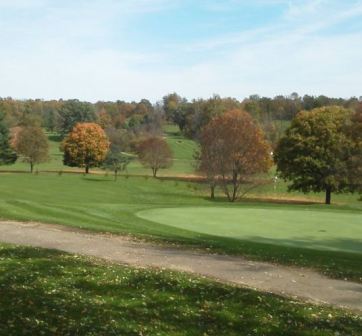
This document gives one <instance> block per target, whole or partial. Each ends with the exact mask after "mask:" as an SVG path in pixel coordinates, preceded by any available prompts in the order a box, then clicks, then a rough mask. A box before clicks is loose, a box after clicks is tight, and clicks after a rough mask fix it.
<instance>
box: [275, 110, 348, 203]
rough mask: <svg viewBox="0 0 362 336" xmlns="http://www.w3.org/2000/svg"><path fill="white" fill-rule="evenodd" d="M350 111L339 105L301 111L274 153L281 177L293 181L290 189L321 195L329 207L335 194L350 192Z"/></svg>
mask: <svg viewBox="0 0 362 336" xmlns="http://www.w3.org/2000/svg"><path fill="white" fill-rule="evenodd" d="M350 116H351V111H350V110H348V109H345V108H342V107H338V106H330V107H322V108H317V109H314V110H312V111H310V112H308V111H304V112H300V113H299V114H298V115H297V116H296V118H295V119H294V120H293V121H292V124H291V126H290V127H289V128H288V129H287V131H286V134H285V136H284V137H282V138H281V140H280V141H279V143H278V146H277V148H276V150H275V153H274V160H275V162H276V164H277V171H278V173H279V174H280V176H281V177H282V178H283V179H285V180H288V181H291V184H290V186H289V190H299V191H302V192H305V193H307V192H311V191H312V192H322V191H324V192H325V194H326V198H325V202H326V204H330V203H331V193H332V192H345V191H351V184H350V183H349V182H350V181H349V157H350V153H351V150H352V147H353V146H352V143H353V142H352V140H351V138H350V137H349V136H348V134H347V125H348V123H349V120H350Z"/></svg>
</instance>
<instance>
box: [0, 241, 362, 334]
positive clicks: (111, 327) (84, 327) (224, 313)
mask: <svg viewBox="0 0 362 336" xmlns="http://www.w3.org/2000/svg"><path fill="white" fill-rule="evenodd" d="M0 267H1V269H2V270H3V271H4V272H2V273H1V274H0V297H1V300H0V326H1V331H0V334H3V335H40V334H45V335H66V334H67V335H141V334H143V335H153V334H158V333H159V334H163V335H166V334H167V335H172V334H177V335H202V334H208V335H240V334H256V335H258V334H259V335H280V334H283V335H297V333H295V328H296V327H295V326H298V330H299V331H300V333H301V334H305V333H306V332H308V331H309V332H313V331H314V330H315V329H316V328H318V331H319V332H321V333H323V331H324V332H328V331H329V330H334V331H338V332H340V333H341V334H352V333H353V332H355V333H356V334H358V333H359V331H360V332H361V331H362V326H361V324H360V323H359V322H358V320H356V319H353V318H352V317H351V316H349V315H346V314H344V313H342V312H339V311H334V310H331V309H329V308H327V309H323V310H324V311H323V314H322V315H320V316H319V319H318V320H316V319H315V318H313V317H312V316H310V315H308V314H305V308H304V306H302V305H296V304H295V303H292V302H289V301H288V300H287V299H285V298H283V297H280V296H277V295H272V294H262V293H258V292H256V291H253V290H249V289H242V288H237V287H232V286H226V285H221V284H217V283H214V282H209V281H206V280H203V279H200V278H196V277H193V276H191V275H189V274H182V273H176V272H165V271H155V270H154V271H148V270H137V269H134V268H130V267H120V266H116V265H110V264H108V265H107V264H104V263H101V262H100V261H90V260H89V259H86V258H81V257H77V256H71V255H69V254H66V253H61V252H55V251H49V250H40V249H34V248H27V247H10V246H5V247H3V248H0ZM317 310H318V308H311V311H312V312H314V311H317ZM330 312H331V313H332V314H333V318H332V319H331V318H329V317H328V313H330ZM331 328H332V329H331Z"/></svg>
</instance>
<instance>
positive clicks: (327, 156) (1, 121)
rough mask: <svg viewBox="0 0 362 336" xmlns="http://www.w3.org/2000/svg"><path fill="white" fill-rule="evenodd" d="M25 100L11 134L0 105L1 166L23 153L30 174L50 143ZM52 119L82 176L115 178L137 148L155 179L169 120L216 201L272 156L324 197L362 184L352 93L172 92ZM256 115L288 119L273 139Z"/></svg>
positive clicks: (233, 195) (233, 192) (79, 106)
mask: <svg viewBox="0 0 362 336" xmlns="http://www.w3.org/2000/svg"><path fill="white" fill-rule="evenodd" d="M2 102H4V101H2ZM7 102H8V101H7ZM23 103H24V104H25V105H24V106H23V110H22V114H20V115H21V117H19V118H18V120H17V123H15V124H13V125H15V126H14V127H11V129H10V131H9V115H7V113H9V111H7V112H6V109H5V111H4V108H3V105H0V107H1V109H0V163H1V164H11V163H13V162H15V160H16V159H17V156H20V157H21V158H22V160H23V161H25V162H28V163H29V164H30V169H31V171H33V167H34V164H37V163H41V162H45V161H46V160H47V159H48V157H49V156H48V151H49V145H48V141H47V137H46V135H45V134H44V131H43V129H44V119H41V118H40V117H39V114H38V112H36V113H33V112H32V111H33V110H32V109H31V108H30V107H29V106H30V105H26V103H25V102H23ZM38 103H39V102H37V104H38ZM44 103H45V102H44ZM53 103H54V101H53V102H52V104H53ZM265 104H266V105H267V106H269V107H266V106H265ZM322 104H324V105H323V106H322V107H320V105H322ZM10 105H11V104H10ZM15 105H16V104H15ZM97 106H98V109H97V108H96V107H97ZM117 106H118V107H117ZM120 106H122V107H120ZM263 106H264V107H263ZM283 106H284V107H283ZM118 108H119V109H118ZM300 109H301V110H300ZM120 111H122V112H120ZM256 111H259V112H256ZM271 111H272V112H271ZM56 115H57V119H56V125H57V126H56V130H57V131H58V133H59V136H60V138H61V140H62V145H61V150H62V151H63V153H64V160H63V162H64V164H65V165H68V166H71V167H82V168H84V169H85V172H86V173H88V172H89V169H90V168H92V167H103V168H107V169H112V170H113V171H114V172H115V178H117V174H118V172H119V171H120V170H124V169H125V168H126V167H127V165H128V164H129V162H130V161H131V160H132V158H133V157H134V156H132V155H130V154H129V152H133V153H135V154H137V156H138V158H139V160H140V162H141V163H142V164H143V165H144V166H145V167H148V168H151V169H152V172H153V176H156V175H157V172H158V170H159V169H162V168H167V167H169V166H170V165H171V164H172V152H171V149H170V147H169V146H168V144H167V142H166V141H165V139H163V138H162V136H161V135H162V134H161V125H162V123H163V122H165V121H172V122H174V123H176V124H177V125H178V126H179V128H180V130H181V131H182V132H183V133H184V134H185V135H186V136H189V137H191V138H194V139H195V140H196V141H198V142H199V144H200V151H199V152H198V153H196V154H195V158H196V159H197V162H198V163H199V167H198V169H199V171H200V172H202V173H203V174H204V175H205V176H206V178H207V181H208V182H209V184H210V190H211V196H212V197H213V196H214V191H215V188H216V187H217V186H220V187H221V188H222V190H223V191H224V193H225V195H226V196H227V198H228V199H229V200H230V201H235V200H236V199H237V198H238V197H239V196H240V194H242V188H243V187H245V186H247V187H249V186H251V187H253V186H254V184H255V182H257V181H260V179H257V178H255V176H258V174H261V173H266V172H267V171H268V170H269V168H270V167H271V165H272V164H273V161H274V163H275V164H276V167H277V171H278V174H279V176H280V177H281V178H283V179H285V180H288V181H290V182H291V184H290V190H300V191H302V192H310V191H314V192H320V191H324V192H325V193H326V203H330V202H331V194H332V193H333V192H346V191H348V192H354V191H358V190H359V191H360V190H361V181H362V178H361V176H362V175H361V169H362V159H361V157H362V150H361V148H362V141H361V136H362V129H361V124H362V121H361V119H362V117H361V116H362V102H360V101H359V100H358V99H356V98H351V99H348V100H343V99H334V98H327V97H324V96H320V97H314V98H313V97H309V96H304V97H299V96H298V95H297V94H293V95H291V96H290V97H283V98H282V97H275V98H274V99H269V98H267V99H266V98H260V97H257V96H252V97H249V99H247V100H244V101H243V102H239V101H237V100H236V99H233V98H221V97H219V96H213V97H211V98H210V99H207V100H204V99H198V100H193V101H191V102H188V101H187V99H185V98H181V97H180V96H178V95H177V94H170V95H167V96H165V97H164V98H163V102H162V103H158V104H156V105H152V104H151V103H150V102H148V101H145V100H142V101H141V102H139V103H123V102H116V103H96V104H90V103H86V102H80V101H78V100H69V101H64V102H63V101H61V104H60V106H58V107H57V108H56ZM261 116H264V117H265V116H267V117H265V118H266V120H267V121H268V122H269V120H271V119H272V118H284V119H280V120H284V121H288V124H286V125H285V129H284V130H283V131H282V132H281V133H280V136H279V137H278V138H277V139H273V140H271V137H270V133H269V134H268V132H267V130H268V128H266V127H265V123H263V120H262V119H263V118H264V117H261ZM14 120H15V119H14ZM136 120H138V121H136ZM275 120H279V119H275ZM14 122H15V121H14ZM10 124H11V123H10Z"/></svg>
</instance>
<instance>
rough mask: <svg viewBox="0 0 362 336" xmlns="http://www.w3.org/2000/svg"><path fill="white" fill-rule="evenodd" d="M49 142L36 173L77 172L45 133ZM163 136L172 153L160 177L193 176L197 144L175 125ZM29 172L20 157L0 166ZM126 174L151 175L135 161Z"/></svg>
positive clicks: (52, 135)
mask: <svg viewBox="0 0 362 336" xmlns="http://www.w3.org/2000/svg"><path fill="white" fill-rule="evenodd" d="M47 135H48V140H49V147H50V148H49V156H50V157H49V160H48V162H45V163H40V164H38V165H36V166H35V170H38V171H57V172H59V171H67V170H72V171H74V170H79V171H82V169H78V168H71V167H67V166H64V165H63V153H62V152H61V151H60V149H59V147H60V138H59V136H58V135H57V134H55V133H47ZM164 136H165V137H166V140H167V142H168V144H169V145H170V147H171V149H172V153H173V157H174V159H173V165H172V167H170V168H169V169H161V170H160V171H159V175H160V176H177V175H181V176H183V175H190V174H194V170H195V161H194V157H193V156H194V152H195V150H196V149H197V144H196V143H195V142H194V141H193V140H190V139H185V138H184V137H183V136H182V135H181V133H180V131H179V130H178V127H177V126H175V125H165V129H164ZM1 170H2V171H8V170H10V171H14V170H17V171H29V170H30V165H29V164H28V163H25V162H23V160H22V158H21V157H20V158H19V159H18V160H17V162H16V163H15V164H13V165H10V166H0V171H1ZM92 171H98V172H99V171H102V170H101V169H99V168H93V169H92ZM127 173H128V174H131V175H151V173H152V172H151V170H150V169H146V168H144V167H143V166H142V165H141V163H140V162H139V161H138V160H137V159H136V160H134V161H132V162H131V163H130V164H129V165H128V167H127Z"/></svg>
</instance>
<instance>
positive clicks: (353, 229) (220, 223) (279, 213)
mask: <svg viewBox="0 0 362 336" xmlns="http://www.w3.org/2000/svg"><path fill="white" fill-rule="evenodd" d="M138 216H139V217H141V218H143V219H147V220H150V221H153V222H157V223H161V224H164V225H169V226H174V227H177V228H180V229H186V230H190V231H194V232H199V233H203V234H209V235H210V234H211V235H215V236H221V237H229V238H234V239H240V240H251V241H255V242H262V243H265V242H266V243H272V244H277V245H285V246H294V247H295V246H296V247H305V248H312V249H316V250H332V251H344V252H355V253H361V258H362V214H360V213H351V212H346V211H344V212H336V211H318V210H311V209H308V208H304V209H292V210H288V209H270V208H269V209H263V208H247V207H243V208H227V207H225V208H223V207H216V208H210V207H190V208H161V209H152V210H146V211H141V212H140V213H138Z"/></svg>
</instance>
